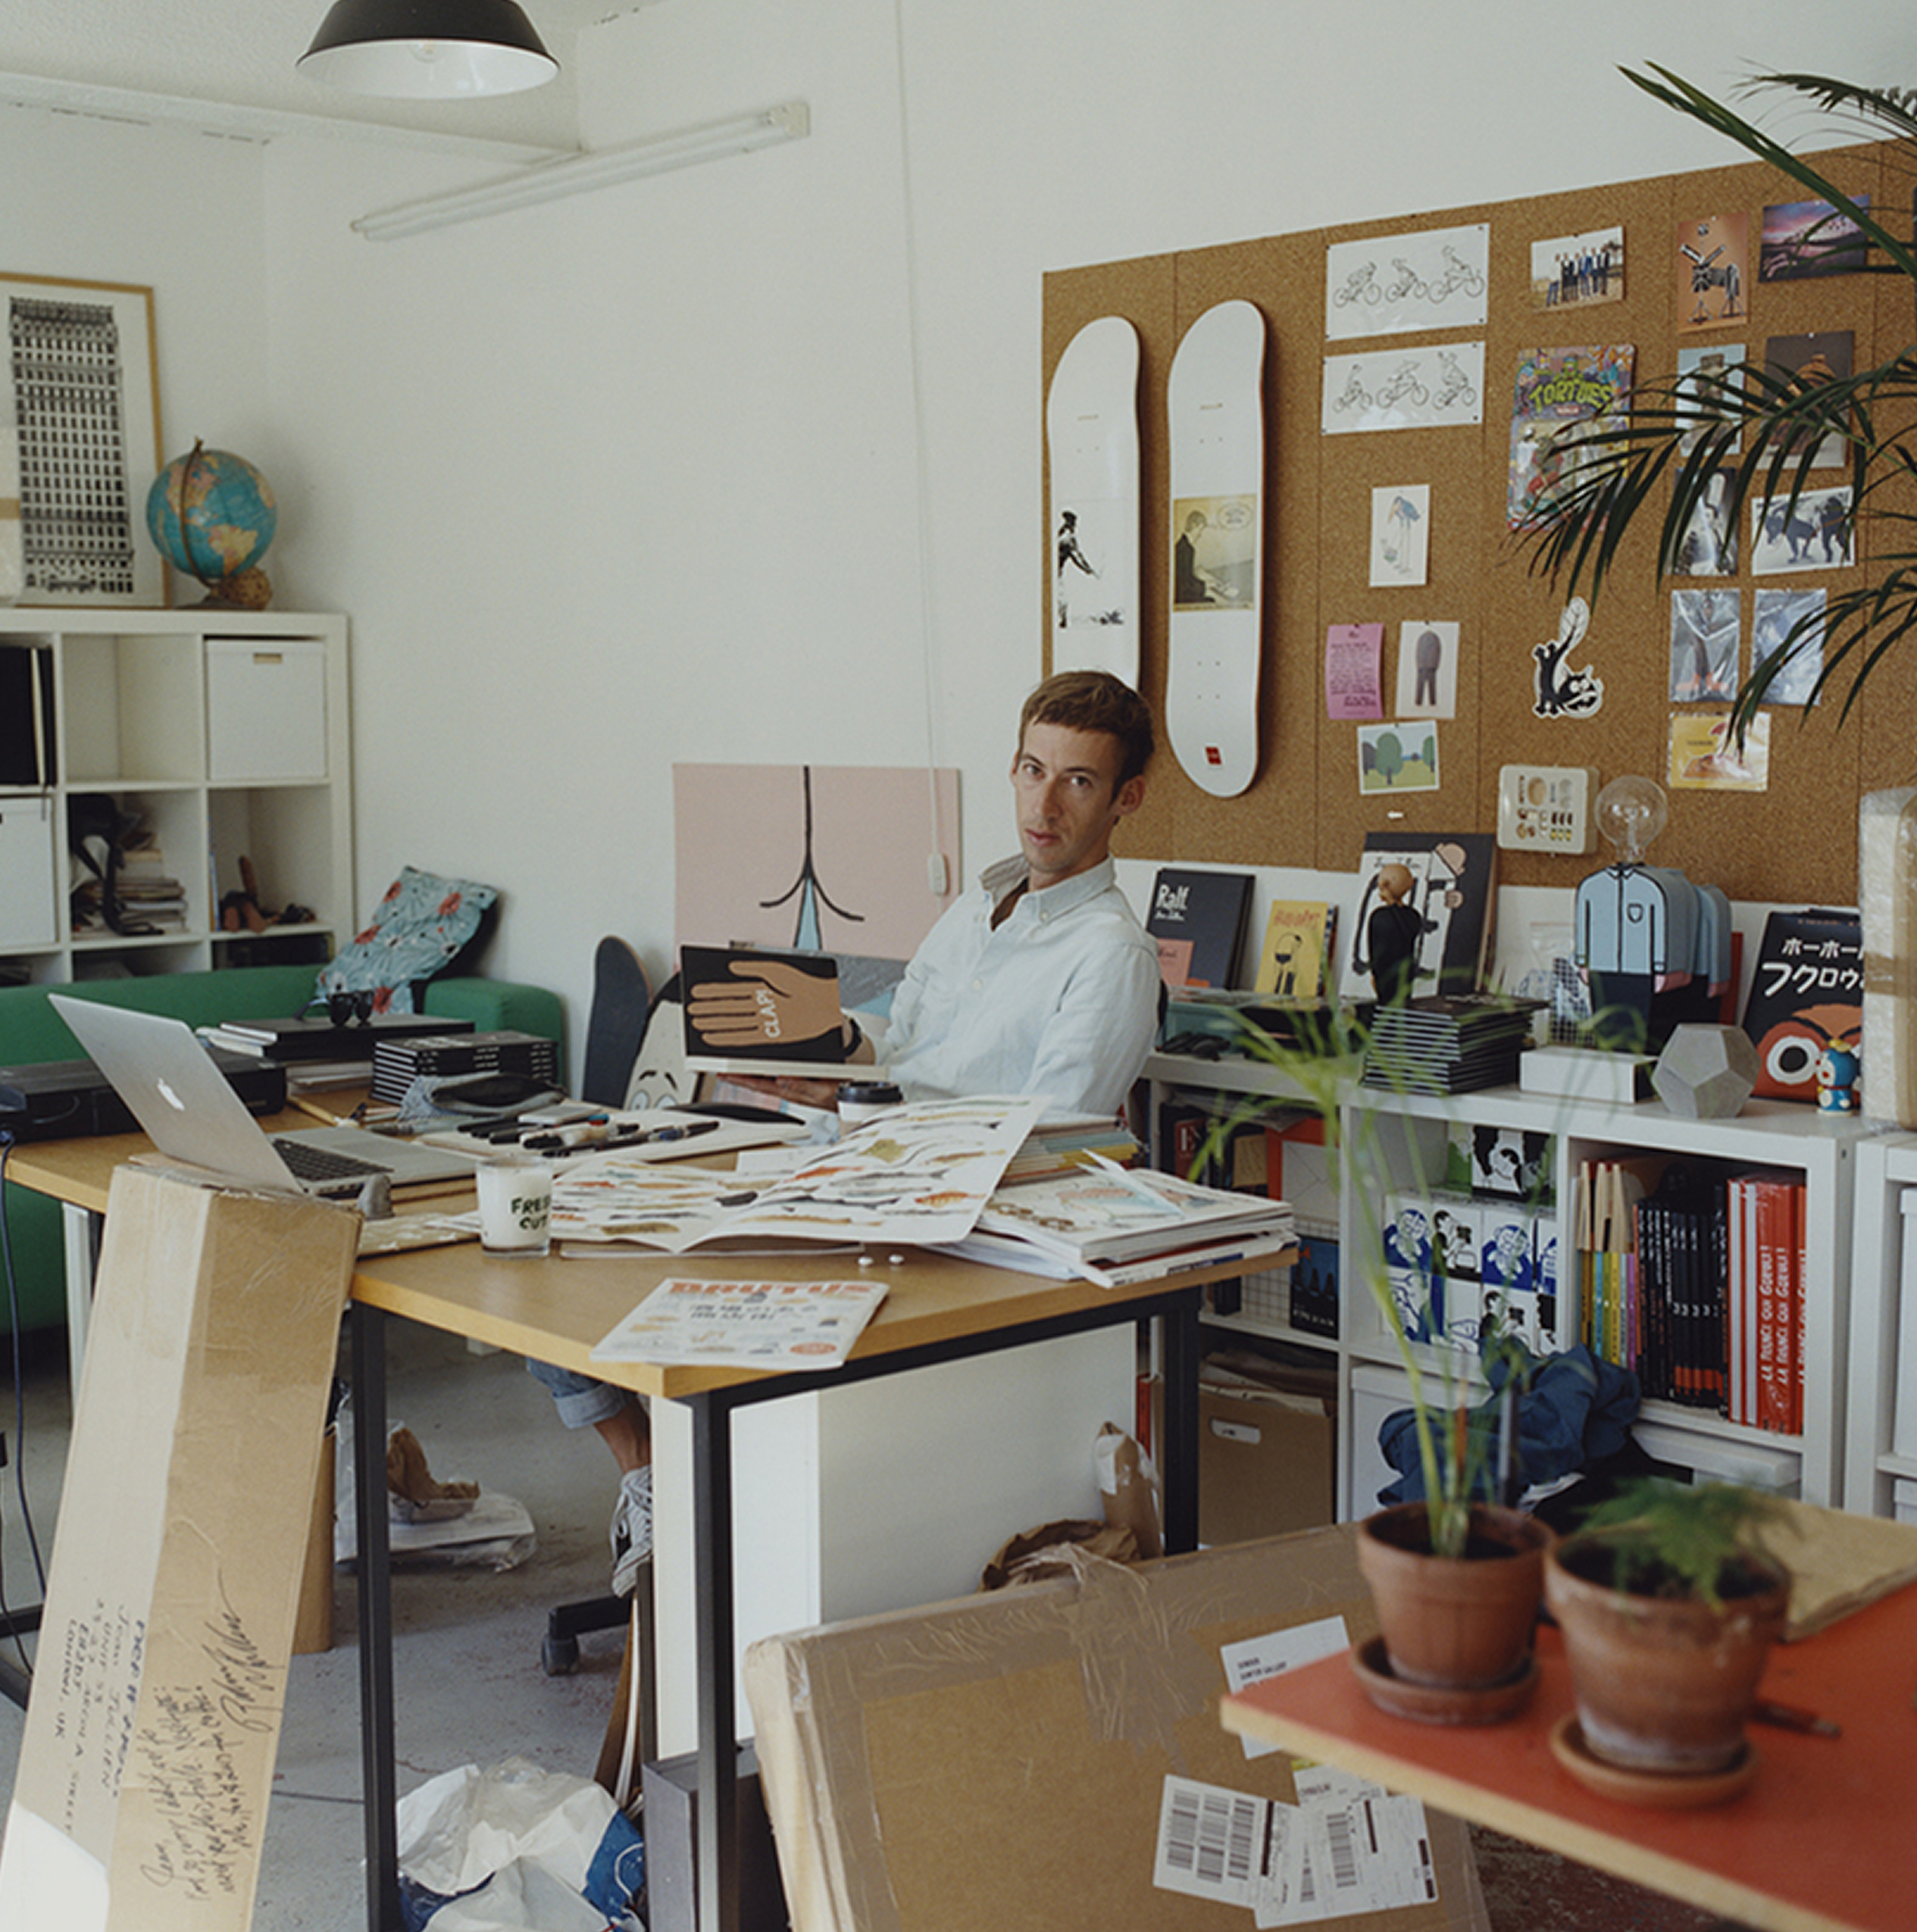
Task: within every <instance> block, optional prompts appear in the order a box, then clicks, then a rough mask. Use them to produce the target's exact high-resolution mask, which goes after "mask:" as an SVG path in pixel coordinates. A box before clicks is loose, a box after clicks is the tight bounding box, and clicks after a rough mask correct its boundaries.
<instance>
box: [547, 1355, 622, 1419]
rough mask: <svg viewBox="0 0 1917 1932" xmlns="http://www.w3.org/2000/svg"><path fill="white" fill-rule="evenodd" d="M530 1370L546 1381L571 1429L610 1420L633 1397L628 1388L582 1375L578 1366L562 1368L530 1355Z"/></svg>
mask: <svg viewBox="0 0 1917 1932" xmlns="http://www.w3.org/2000/svg"><path fill="white" fill-rule="evenodd" d="M526 1370H527V1374H530V1375H531V1376H533V1377H535V1378H536V1380H539V1381H540V1382H543V1383H545V1385H546V1392H547V1393H548V1394H549V1395H550V1396H552V1403H553V1406H554V1407H555V1408H557V1409H558V1411H559V1420H560V1421H561V1422H563V1423H564V1424H565V1425H566V1427H568V1429H584V1428H586V1427H589V1426H590V1425H591V1424H594V1423H599V1422H605V1421H609V1420H610V1419H611V1418H612V1417H614V1416H615V1415H618V1413H619V1411H621V1409H622V1408H624V1407H625V1406H626V1404H627V1400H628V1399H629V1398H628V1397H627V1394H626V1392H625V1390H623V1389H615V1388H614V1387H613V1386H612V1385H611V1383H608V1382H600V1381H597V1380H594V1378H593V1377H591V1376H589V1375H581V1374H580V1373H579V1371H577V1369H573V1368H560V1367H559V1366H558V1365H557V1364H556V1363H555V1362H550V1361H533V1359H532V1358H531V1357H530V1355H529V1356H528V1357H527V1360H526Z"/></svg>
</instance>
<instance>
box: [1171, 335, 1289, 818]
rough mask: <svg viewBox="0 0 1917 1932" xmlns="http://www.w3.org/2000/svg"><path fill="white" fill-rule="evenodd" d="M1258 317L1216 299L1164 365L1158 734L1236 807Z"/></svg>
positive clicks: (1256, 532)
mask: <svg viewBox="0 0 1917 1932" xmlns="http://www.w3.org/2000/svg"><path fill="white" fill-rule="evenodd" d="M1264 366H1265V318H1264V317H1263V316H1262V314H1259V311H1258V310H1257V309H1256V308H1254V307H1253V306H1252V305H1251V304H1250V303H1249V302H1220V303H1218V305H1217V306H1216V307H1215V308H1208V309H1207V310H1206V311H1205V313H1204V314H1202V315H1201V316H1200V317H1199V318H1198V320H1196V322H1194V323H1193V324H1192V325H1191V327H1190V329H1188V330H1187V331H1186V332H1185V339H1184V341H1183V342H1181V343H1180V344H1179V345H1178V352H1177V355H1174V357H1173V358H1172V359H1171V381H1170V383H1169V385H1168V390H1167V394H1166V399H1165V400H1166V411H1167V414H1168V417H1169V419H1170V427H1171V558H1172V561H1171V667H1170V674H1169V675H1168V678H1167V680H1166V684H1165V725H1166V728H1167V730H1168V732H1169V733H1170V736H1171V749H1172V750H1173V751H1174V752H1175V753H1176V754H1177V759H1178V762H1179V763H1180V764H1181V765H1183V766H1184V768H1185V770H1186V771H1187V773H1188V774H1190V777H1191V779H1192V781H1193V783H1195V784H1196V785H1198V786H1200V787H1202V789H1204V790H1206V791H1207V792H1210V793H1211V794H1212V796H1213V797H1215V798H1220V799H1229V798H1235V797H1236V796H1237V795H1238V793H1239V792H1242V791H1243V789H1245V787H1246V786H1247V785H1249V783H1251V782H1252V777H1253V775H1254V774H1256V771H1257V769H1258V662H1259V580H1260V579H1261V577H1262V575H1263V564H1264V559H1263V558H1262V557H1261V556H1260V555H1259V545H1260V541H1261V535H1262V528H1263V505H1262V503H1261V502H1260V500H1259V493H1260V492H1261V491H1262V489H1263V487H1264V483H1265V407H1264V399H1263V381H1264Z"/></svg>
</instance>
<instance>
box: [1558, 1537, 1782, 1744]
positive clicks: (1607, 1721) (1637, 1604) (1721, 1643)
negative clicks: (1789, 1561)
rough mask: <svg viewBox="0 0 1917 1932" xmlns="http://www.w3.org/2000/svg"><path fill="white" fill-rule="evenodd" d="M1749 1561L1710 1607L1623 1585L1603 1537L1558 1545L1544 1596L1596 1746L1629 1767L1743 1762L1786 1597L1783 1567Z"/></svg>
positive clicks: (1581, 1718) (1587, 1733) (1582, 1721)
mask: <svg viewBox="0 0 1917 1932" xmlns="http://www.w3.org/2000/svg"><path fill="white" fill-rule="evenodd" d="M1743 1568H1744V1572H1745V1575H1744V1578H1743V1580H1742V1581H1740V1583H1738V1584H1737V1586H1736V1587H1735V1588H1734V1590H1733V1591H1732V1592H1730V1593H1726V1595H1725V1598H1724V1600H1723V1602H1722V1604H1720V1605H1711V1604H1709V1603H1706V1602H1701V1601H1700V1600H1698V1599H1696V1598H1692V1597H1677V1596H1668V1597H1666V1596H1634V1595H1631V1594H1628V1593H1625V1592H1624V1591H1622V1590H1619V1589H1618V1587H1617V1586H1616V1584H1615V1583H1613V1582H1612V1580H1611V1567H1610V1558H1609V1555H1608V1553H1607V1552H1605V1551H1604V1550H1603V1548H1602V1547H1601V1542H1600V1539H1598V1538H1596V1537H1593V1538H1588V1539H1587V1538H1584V1537H1573V1538H1570V1539H1568V1540H1566V1541H1565V1542H1564V1543H1562V1544H1560V1545H1559V1546H1557V1547H1556V1548H1554V1549H1553V1550H1552V1552H1551V1553H1550V1560H1549V1562H1547V1563H1546V1565H1545V1572H1544V1593H1545V1598H1546V1601H1547V1602H1549V1603H1550V1606H1551V1614H1552V1615H1553V1616H1554V1617H1555V1618H1556V1619H1557V1621H1558V1623H1559V1626H1560V1627H1561V1628H1562V1630H1563V1632H1564V1646H1565V1655H1566V1657H1567V1658H1568V1659H1569V1662H1570V1665H1571V1687H1572V1689H1573V1690H1574V1691H1575V1693H1576V1695H1577V1699H1578V1726H1579V1727H1580V1729H1581V1730H1582V1731H1583V1733H1584V1743H1585V1745H1586V1746H1587V1749H1589V1750H1590V1752H1592V1753H1593V1755H1596V1756H1597V1757H1600V1758H1603V1759H1604V1760H1605V1761H1606V1762H1607V1763H1610V1764H1614V1765H1621V1766H1623V1767H1625V1768H1626V1769H1628V1770H1632V1771H1662V1772H1675V1773H1679V1774H1684V1773H1688V1774H1701V1773H1703V1772H1706V1771H1721V1770H1722V1769H1723V1768H1725V1767H1726V1766H1727V1765H1730V1764H1731V1763H1733V1762H1734V1761H1735V1760H1736V1758H1737V1755H1738V1753H1739V1752H1740V1751H1741V1750H1742V1749H1743V1741H1744V1722H1745V1720H1746V1719H1747V1718H1748V1717H1749V1716H1750V1707H1751V1705H1752V1704H1753V1702H1754V1701H1755V1700H1756V1696H1757V1684H1758V1680H1759V1678H1760V1677H1762V1675H1763V1674H1764V1665H1765V1658H1767V1657H1768V1655H1769V1652H1770V1648H1771V1644H1772V1640H1774V1639H1775V1637H1778V1635H1779V1634H1780V1633H1781V1631H1782V1630H1783V1628H1784V1616H1785V1612H1786V1611H1787V1608H1788V1606H1789V1602H1790V1580H1789V1578H1788V1577H1787V1576H1786V1575H1785V1574H1784V1572H1783V1571H1781V1569H1779V1568H1778V1567H1777V1566H1776V1565H1772V1564H1768V1563H1762V1562H1759V1561H1758V1560H1756V1558H1746V1559H1743Z"/></svg>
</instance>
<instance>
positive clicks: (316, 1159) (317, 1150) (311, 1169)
mask: <svg viewBox="0 0 1917 1932" xmlns="http://www.w3.org/2000/svg"><path fill="white" fill-rule="evenodd" d="M273 1145H274V1148H275V1149H277V1152H278V1153H279V1155H280V1158H281V1159H282V1160H283V1161H285V1162H286V1165H287V1166H288V1167H289V1168H292V1171H293V1175H294V1177H295V1178H296V1180H355V1179H357V1180H364V1179H365V1178H366V1177H367V1175H368V1174H386V1173H387V1172H389V1169H387V1168H383V1167H380V1166H379V1165H377V1163H375V1162H374V1161H362V1160H360V1159H358V1158H356V1157H355V1156H354V1155H351V1154H339V1153H336V1152H334V1151H333V1149H331V1148H330V1147H315V1146H314V1145H313V1143H311V1141H310V1140H275V1141H274V1143H273Z"/></svg>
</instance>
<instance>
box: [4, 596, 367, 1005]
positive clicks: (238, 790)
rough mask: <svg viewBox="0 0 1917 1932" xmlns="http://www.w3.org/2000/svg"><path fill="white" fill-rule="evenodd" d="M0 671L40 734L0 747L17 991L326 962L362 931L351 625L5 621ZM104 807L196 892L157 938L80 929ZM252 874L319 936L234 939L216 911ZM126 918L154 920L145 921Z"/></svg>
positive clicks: (314, 619)
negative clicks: (85, 849) (74, 818)
mask: <svg viewBox="0 0 1917 1932" xmlns="http://www.w3.org/2000/svg"><path fill="white" fill-rule="evenodd" d="M22 665H23V666H24V667H25V668H24V670H22V669H21V668H20V667H21V666H22ZM0 667H5V670H6V672H7V678H6V682H5V687H4V688H5V689H6V690H7V691H8V692H14V690H15V687H16V686H18V687H19V689H20V692H22V693H23V694H24V702H25V703H26V704H27V705H28V706H29V707H30V710H31V721H30V724H29V725H28V726H27V727H25V728H23V729H10V730H8V732H7V733H5V736H4V737H0V883H4V884H5V887H6V888H7V889H6V890H5V892H4V893H0V971H5V974H6V976H7V977H11V978H15V979H20V978H24V979H29V980H66V979H72V978H84V977H87V976H88V975H89V974H91V973H95V972H97V971H99V970H101V968H102V966H105V967H106V968H108V969H109V970H114V969H117V968H122V967H124V968H126V969H127V970H129V971H133V972H138V973H152V972H163V973H170V972H187V971H196V970H199V969H201V968H205V967H207V966H209V965H215V964H220V963H221V962H222V961H223V960H224V959H227V958H246V959H248V960H249V961H255V962H257V961H261V960H264V959H267V958H312V957H314V956H317V957H320V958H324V956H325V955H326V954H327V952H328V951H329V950H330V942H331V941H332V940H333V939H335V938H336V937H337V936H341V935H343V934H344V933H348V932H349V931H351V930H352V920H353V918H354V916H355V905H354V899H353V879H352V818H351V812H352V788H351V783H350V777H351V774H350V770H349V753H348V742H349V741H348V721H349V717H348V704H347V665H346V624H345V621H344V620H343V619H342V618H339V617H331V616H311V615H302V614H281V613H279V612H276V611H266V612H259V613H249V612H245V611H211V610H190V611H124V610H80V609H74V610H70V611H69V610H38V611H36V610H20V609H14V610H9V611H0ZM89 794H103V795H105V796H106V797H108V798H109V799H111V800H112V801H113V802H114V805H116V806H117V808H118V809H119V811H120V813H121V814H123V815H124V817H126V818H129V819H133V818H137V819H138V820H139V821H140V823H141V824H142V825H143V827H145V830H146V831H147V832H148V833H149V834H150V835H151V840H152V853H151V857H150V860H149V865H150V869H151V870H152V871H153V872H155V873H157V874H159V875H160V876H161V877H167V878H171V879H175V880H177V881H178V882H179V885H180V888H181V892H180V899H183V910H182V909H180V908H177V907H175V908H170V909H169V911H168V913H167V915H166V916H164V917H158V918H154V919H152V920H151V921H146V922H145V923H149V924H152V925H155V926H156V927H158V928H159V930H157V931H155V932H152V933H128V932H115V931H112V930H104V929H102V928H100V927H97V926H96V927H90V928H88V929H86V930H80V931H78V932H76V931H74V930H72V929H71V924H70V918H69V914H68V893H69V883H70V882H69V880H68V877H67V873H68V866H69V859H68V855H67V825H68V818H69V809H70V802H71V801H72V800H73V799H76V798H79V797H83V796H87V795H89ZM242 855H244V856H245V857H247V858H250V859H251V860H252V862H253V865H254V868H255V873H256V874H257V876H258V879H259V880H260V883H261V889H262V891H263V892H264V893H265V894H267V896H268V897H269V899H270V901H271V905H273V907H274V908H276V909H277V908H278V907H279V906H280V905H284V904H287V903H296V904H297V905H300V906H302V907H305V908H309V909H310V910H311V911H312V913H313V914H314V917H313V918H312V919H311V921H302V922H299V923H297V924H289V925H284V926H274V927H271V928H269V929H268V930H267V933H264V934H263V935H255V934H254V933H251V932H249V931H247V930H245V928H244V927H242V929H241V930H239V931H237V932H234V933H227V932H222V931H221V930H219V900H220V898H221V896H223V895H224V894H225V893H229V892H231V891H233V890H235V889H237V888H238V887H239V885H240V883H241V880H240V877H239V860H240V858H241V857H242ZM209 861H210V863H209ZM49 908H50V909H51V914H52V917H51V919H50V920H49V918H48V913H49ZM127 915H128V917H127V923H132V922H133V921H136V920H139V919H140V918H141V917H142V915H141V914H140V911H139V907H138V906H137V905H132V906H130V907H129V908H127Z"/></svg>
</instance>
